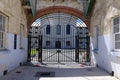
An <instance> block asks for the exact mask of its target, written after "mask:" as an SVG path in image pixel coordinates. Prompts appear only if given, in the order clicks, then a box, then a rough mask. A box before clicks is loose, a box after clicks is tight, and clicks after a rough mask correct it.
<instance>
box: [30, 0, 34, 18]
mask: <svg viewBox="0 0 120 80" xmlns="http://www.w3.org/2000/svg"><path fill="white" fill-rule="evenodd" d="M29 2H30V6H31V9H32V14H33V16H34V15H35V9H34V6H33V2H32V0H29Z"/></svg>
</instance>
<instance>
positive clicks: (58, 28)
mask: <svg viewBox="0 0 120 80" xmlns="http://www.w3.org/2000/svg"><path fill="white" fill-rule="evenodd" d="M56 34H58V35H60V34H61V25H59V24H58V25H57V27H56Z"/></svg>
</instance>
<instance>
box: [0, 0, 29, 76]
mask: <svg viewBox="0 0 120 80" xmlns="http://www.w3.org/2000/svg"><path fill="white" fill-rule="evenodd" d="M0 13H1V14H4V15H5V16H7V19H6V20H7V21H6V26H5V27H6V29H5V30H6V33H5V35H6V37H5V43H6V48H5V49H0V76H2V75H3V73H4V71H5V70H7V71H8V72H9V71H11V70H13V69H14V68H16V67H17V66H19V65H20V63H23V62H25V61H26V60H27V20H26V16H25V13H24V10H23V8H22V6H21V2H20V0H0ZM20 25H24V30H23V31H24V32H23V34H24V37H23V38H22V45H23V47H22V49H21V48H20V44H21V43H20ZM15 34H17V48H16V49H14V44H15V43H14V35H15Z"/></svg>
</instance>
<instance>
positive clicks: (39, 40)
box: [38, 35, 42, 62]
mask: <svg viewBox="0 0 120 80" xmlns="http://www.w3.org/2000/svg"><path fill="white" fill-rule="evenodd" d="M38 61H39V62H42V35H39V37H38Z"/></svg>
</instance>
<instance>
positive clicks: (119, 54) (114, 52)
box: [111, 51, 120, 57]
mask: <svg viewBox="0 0 120 80" xmlns="http://www.w3.org/2000/svg"><path fill="white" fill-rule="evenodd" d="M111 55H113V56H116V57H120V51H111Z"/></svg>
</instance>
